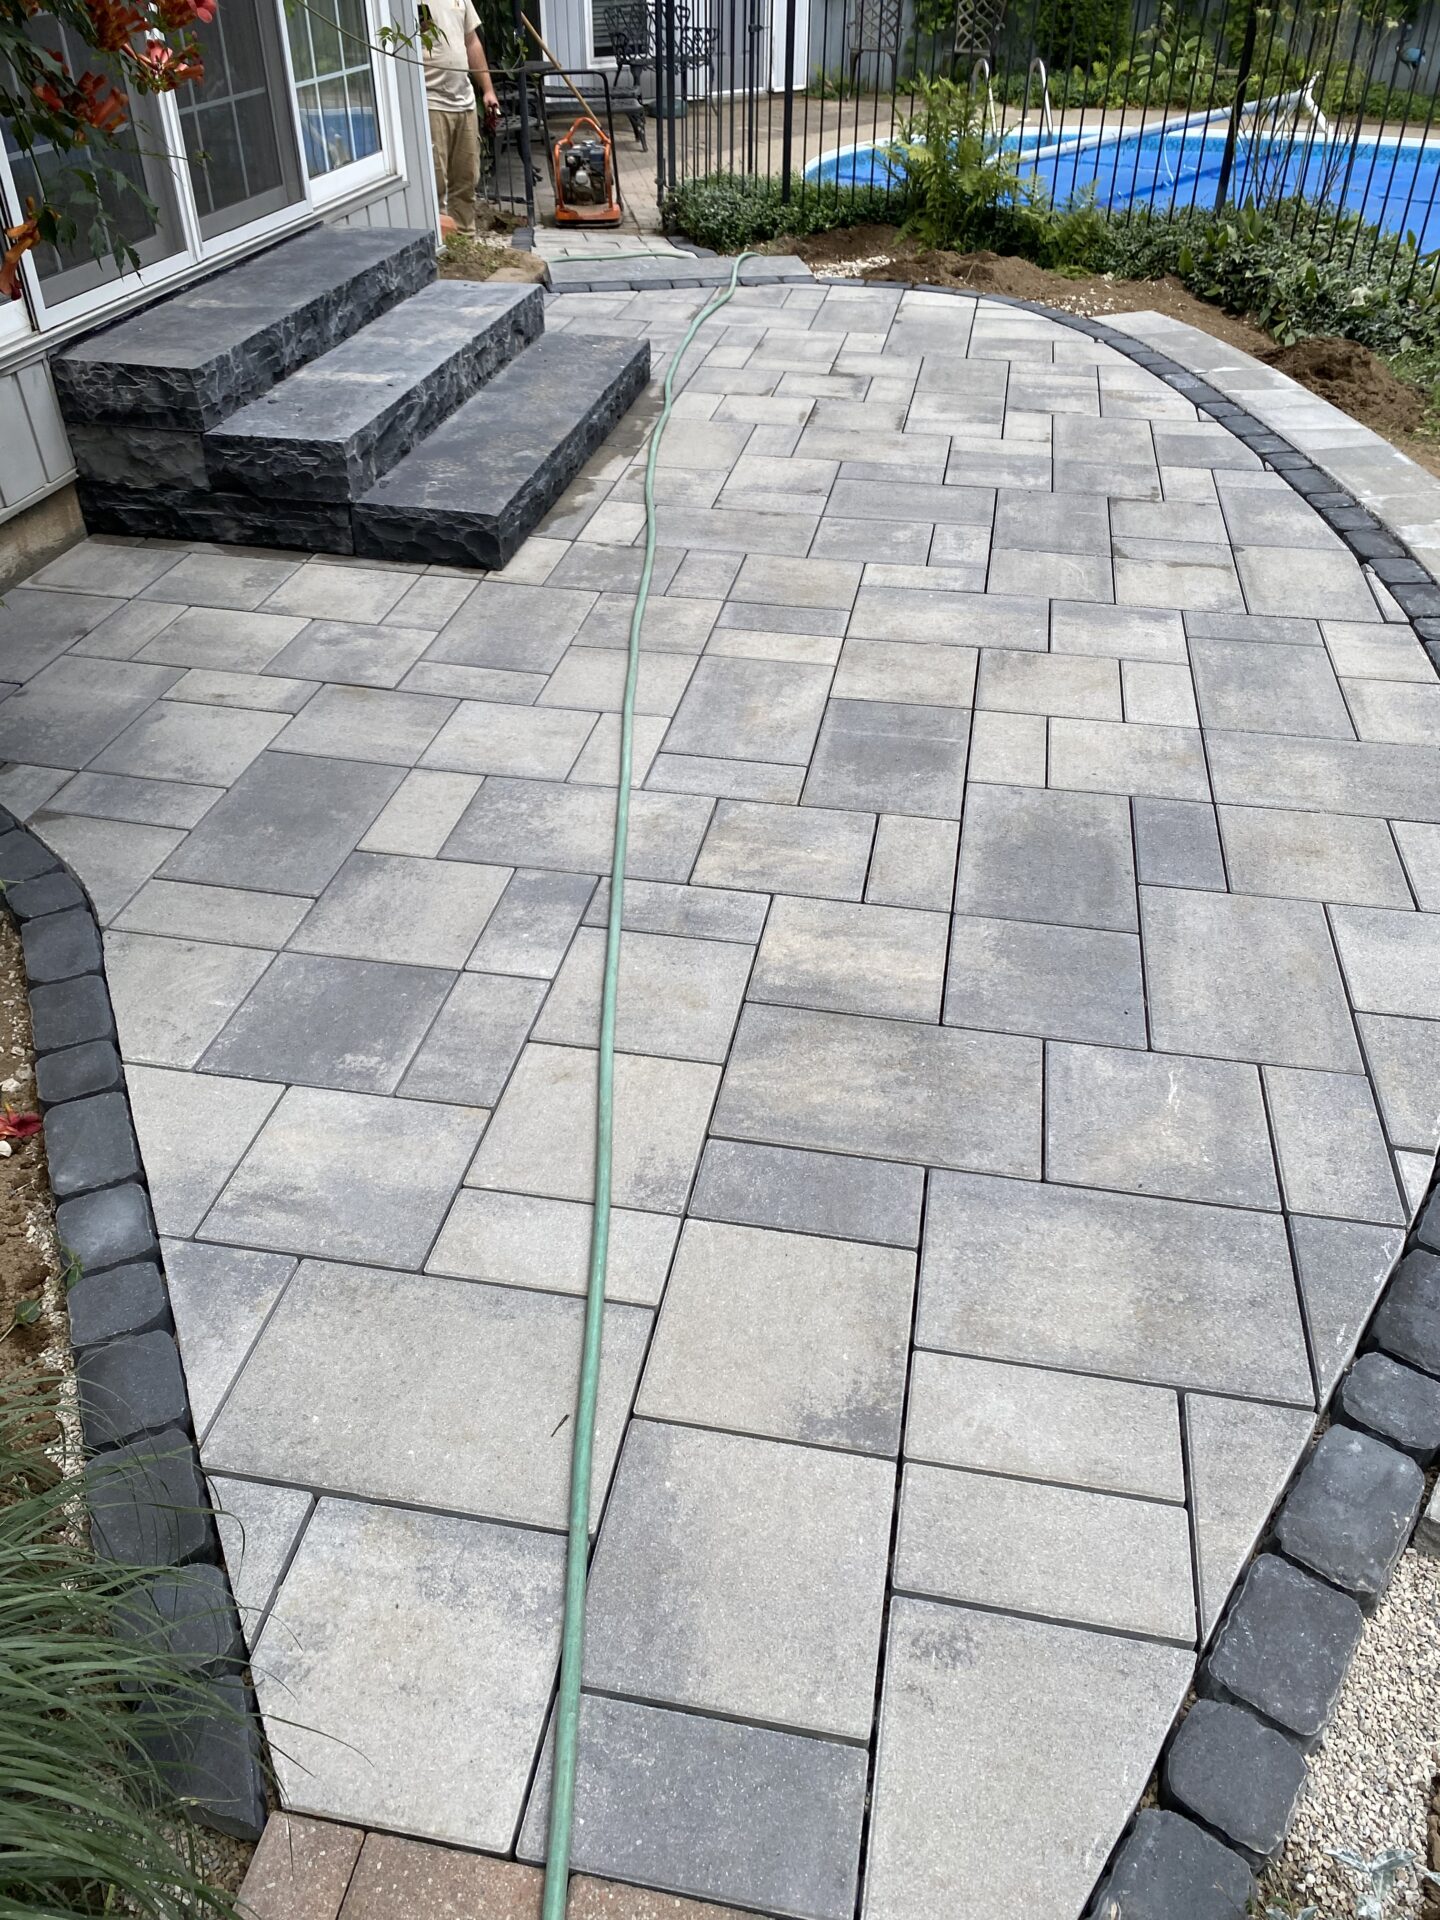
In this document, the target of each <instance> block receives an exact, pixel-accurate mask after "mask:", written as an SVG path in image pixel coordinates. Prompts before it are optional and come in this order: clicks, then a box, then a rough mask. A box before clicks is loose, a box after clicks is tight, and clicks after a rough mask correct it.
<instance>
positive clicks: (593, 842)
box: [444, 777, 711, 880]
mask: <svg viewBox="0 0 1440 1920" xmlns="http://www.w3.org/2000/svg"><path fill="white" fill-rule="evenodd" d="M710 810H711V802H710V801H708V800H704V799H701V798H699V797H698V796H692V795H686V794H667V793H636V794H634V795H633V796H632V798H631V802H630V846H629V854H628V859H627V868H626V870H627V872H630V873H634V874H635V875H636V876H637V878H639V879H642V880H687V879H689V877H690V869H691V867H692V866H693V865H694V863H695V856H696V854H697V852H698V851H699V848H700V842H701V839H702V838H703V837H704V833H705V829H706V827H707V825H708V824H709V820H710ZM614 830H615V795H614V793H613V792H606V791H605V790H604V789H602V788H599V787H579V786H561V785H557V784H555V783H553V782H547V781H540V780H507V779H501V778H499V777H493V778H491V779H487V780H486V782H485V784H484V786H483V787H481V789H480V791H479V793H477V794H476V796H475V798H474V799H473V800H472V801H471V803H470V805H469V806H468V807H467V808H466V810H465V813H464V815H463V816H462V818H461V820H460V824H459V825H458V826H457V827H456V829H455V831H454V833H452V834H451V836H450V838H449V839H448V840H447V841H446V843H445V848H444V854H445V858H446V859H450V860H484V861H490V862H492V863H494V864H496V865H500V866H507V867H512V866H513V867H552V868H560V869H563V870H564V871H567V872H570V873H608V872H609V871H610V855H611V846H612V841H613V837H614Z"/></svg>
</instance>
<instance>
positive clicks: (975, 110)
mask: <svg viewBox="0 0 1440 1920" xmlns="http://www.w3.org/2000/svg"><path fill="white" fill-rule="evenodd" d="M916 85H917V88H918V91H919V94H920V101H921V106H920V111H919V112H918V113H917V114H916V115H914V117H913V118H911V119H910V120H908V121H906V122H905V124H904V126H903V127H902V129H901V132H900V136H899V138H898V139H897V140H895V141H894V142H892V144H891V146H890V148H889V150H888V151H889V154H890V157H891V159H892V162H893V164H894V165H895V166H896V167H897V168H899V169H900V170H901V171H903V174H904V176H905V179H906V181H907V183H908V196H907V212H906V219H905V225H906V228H907V229H908V231H910V232H912V233H914V234H915V236H916V237H917V238H918V239H919V240H920V241H921V242H922V243H923V244H924V245H925V246H927V247H954V248H957V249H965V248H969V247H973V246H976V245H979V244H982V241H983V239H984V237H986V236H987V235H988V230H989V226H990V224H991V221H990V216H991V215H992V214H993V213H994V210H995V209H996V208H997V207H998V206H1000V205H1002V204H1009V205H1019V204H1022V203H1023V201H1024V198H1025V189H1024V183H1023V182H1022V180H1021V176H1020V170H1019V168H1018V167H1017V166H1016V164H1015V162H1014V160H1013V159H1012V158H1011V157H1010V156H1009V154H1008V153H1006V152H1004V151H1003V150H1001V149H999V148H997V147H996V146H995V144H994V142H993V141H991V140H989V139H987V138H986V136H985V135H984V133H983V132H982V131H981V125H980V111H979V107H978V104H977V102H976V99H975V95H974V94H973V92H972V91H971V89H970V88H969V87H968V86H964V85H961V84H960V83H958V82H957V81H954V80H944V79H940V80H920V81H917V83H916Z"/></svg>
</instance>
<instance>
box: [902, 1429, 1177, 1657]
mask: <svg viewBox="0 0 1440 1920" xmlns="http://www.w3.org/2000/svg"><path fill="white" fill-rule="evenodd" d="M894 1578H895V1586H896V1588H897V1590H899V1591H900V1592H905V1593H918V1594H924V1595H925V1596H927V1597H928V1598H932V1599H943V1600H958V1601H962V1602H968V1603H970V1604H972V1605H981V1606H986V1607H998V1608H1000V1609H1002V1610H1003V1611H1004V1612H1006V1613H1034V1614H1042V1615H1044V1616H1046V1617H1047V1618H1050V1619H1060V1620H1069V1621H1074V1622H1075V1623H1076V1624H1078V1625H1081V1626H1096V1627H1108V1628H1110V1629H1112V1630H1113V1631H1115V1632H1120V1633H1146V1634H1153V1635H1154V1636H1155V1637H1156V1638H1158V1639H1163V1640H1175V1641H1179V1642H1180V1643H1181V1644H1183V1645H1193V1644H1194V1640H1195V1598H1194V1592H1193V1589H1192V1585H1191V1573H1190V1522H1189V1517H1188V1516H1187V1514H1186V1513H1185V1511H1184V1509H1183V1507H1178V1506H1164V1505H1161V1504H1160V1503H1158V1502H1156V1501H1151V1500H1131V1499H1122V1498H1120V1497H1119V1496H1117V1495H1115V1494H1109V1493H1092V1492H1088V1491H1081V1490H1080V1489H1077V1488H1074V1487H1051V1486H1042V1485H1041V1484H1040V1483H1039V1482H1037V1481H1034V1480H1010V1479H1005V1478H1003V1477H1002V1476H1000V1475H998V1474H993V1473H962V1472H957V1471H955V1470H954V1469H952V1468H949V1467H934V1466H923V1465H911V1466H907V1467H906V1469H905V1474H904V1479H903V1482H902V1489H901V1495H900V1527H899V1533H898V1535H897V1537H896V1545H895V1575H894Z"/></svg>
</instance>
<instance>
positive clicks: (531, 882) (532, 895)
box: [469, 869, 595, 980]
mask: <svg viewBox="0 0 1440 1920" xmlns="http://www.w3.org/2000/svg"><path fill="white" fill-rule="evenodd" d="M594 891H595V882H594V880H593V878H592V877H591V876H590V875H589V874H580V873H549V872H545V871H543V870H540V869H528V870H527V869H522V870H520V871H517V872H516V873H515V874H514V875H513V876H512V877H511V879H510V881H509V883H508V885H507V886H506V888H505V891H504V893H502V894H501V896H500V900H499V903H498V904H497V906H496V907H495V909H494V911H493V912H492V913H491V915H490V918H489V919H488V920H487V921H486V922H485V931H484V932H483V933H482V934H481V936H480V938H479V940H478V941H477V942H476V944H475V951H474V952H473V953H472V954H471V956H470V960H469V965H470V966H471V967H474V968H478V969H480V970H481V971H483V972H485V973H516V974H527V975H529V976H531V977H532V978H538V979H545V980H549V979H551V978H553V977H554V975H555V973H556V971H557V970H558V968H559V966H560V962H561V961H562V960H563V959H564V957H565V952H566V949H567V948H568V947H569V945H570V942H571V940H572V938H573V937H574V934H575V929H576V927H577V926H579V924H580V918H581V915H582V914H583V913H584V912H585V907H586V903H587V902H588V901H589V899H590V897H591V895H592V894H593V893H594Z"/></svg>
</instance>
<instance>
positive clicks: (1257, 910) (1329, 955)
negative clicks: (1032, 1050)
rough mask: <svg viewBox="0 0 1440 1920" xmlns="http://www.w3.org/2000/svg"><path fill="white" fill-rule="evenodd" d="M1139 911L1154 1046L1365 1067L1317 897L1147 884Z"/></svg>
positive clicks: (1295, 1063) (1276, 1061) (1286, 1062)
mask: <svg viewBox="0 0 1440 1920" xmlns="http://www.w3.org/2000/svg"><path fill="white" fill-rule="evenodd" d="M1140 911H1141V918H1142V922H1143V927H1144V942H1145V963H1146V975H1147V983H1148V986H1149V995H1150V1031H1151V1037H1152V1041H1153V1044H1154V1045H1155V1046H1156V1047H1158V1048H1160V1049H1162V1050H1164V1051H1167V1052H1173V1053H1196V1054H1216V1055H1219V1056H1220V1057H1222V1058H1224V1059H1231V1060H1258V1061H1264V1062H1266V1063H1267V1064H1269V1065H1274V1066H1290V1067H1322V1068H1333V1069H1335V1070H1337V1071H1341V1072H1345V1071H1352V1070H1355V1069H1357V1068H1358V1067H1359V1064H1360V1060H1359V1053H1358V1049H1357V1048H1356V1045H1355V1034H1354V1025H1353V1022H1352V1020H1351V1015H1350V1009H1349V1005H1348V1003H1347V1001H1346V998H1345V990H1344V987H1343V986H1342V984H1341V980H1340V973H1339V969H1338V967H1337V966H1336V964H1335V957H1334V950H1333V948H1332V947H1331V944H1330V934H1329V929H1328V928H1327V926H1326V924H1325V915H1324V913H1323V911H1322V910H1321V908H1320V907H1319V906H1317V905H1314V904H1312V903H1311V902H1308V901H1301V900H1265V899H1258V898H1255V897H1253V896H1251V895H1243V894H1229V895H1226V894H1216V893H1193V892H1187V891H1185V890H1182V889H1180V888H1173V887H1171V888H1166V887H1142V888H1141V890H1140ZM1348 911H1351V912H1358V911H1360V909H1348ZM1392 917H1393V918H1395V919H1404V920H1409V919H1411V918H1413V916H1410V915H1398V914H1397V915H1395V916H1392ZM1352 990H1353V989H1352Z"/></svg>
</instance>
